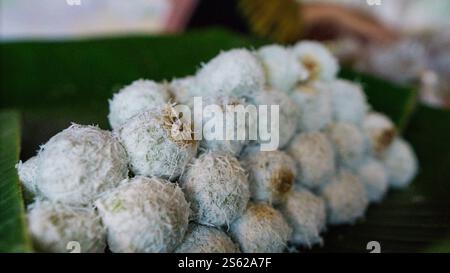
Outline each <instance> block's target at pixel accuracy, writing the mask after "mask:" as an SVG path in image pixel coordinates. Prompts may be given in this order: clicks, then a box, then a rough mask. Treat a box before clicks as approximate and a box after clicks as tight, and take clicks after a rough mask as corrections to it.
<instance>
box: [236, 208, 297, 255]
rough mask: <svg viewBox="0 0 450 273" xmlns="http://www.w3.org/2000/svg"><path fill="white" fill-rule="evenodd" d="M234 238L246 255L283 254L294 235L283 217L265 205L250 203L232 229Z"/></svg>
mask: <svg viewBox="0 0 450 273" xmlns="http://www.w3.org/2000/svg"><path fill="white" fill-rule="evenodd" d="M230 233H231V236H232V238H233V239H234V240H235V241H236V242H237V243H238V244H239V245H240V247H241V250H242V252H245V253H279V252H282V251H283V250H284V249H285V248H286V246H287V242H288V240H289V238H290V237H291V234H292V228H291V227H290V226H289V225H288V223H287V222H286V220H285V219H284V218H283V215H282V214H281V212H279V211H278V210H276V209H274V208H273V207H272V206H270V205H268V204H265V203H250V204H249V206H248V208H247V210H246V211H245V213H244V214H243V215H242V216H241V217H240V218H239V219H237V220H236V221H235V222H234V223H233V224H232V225H231V229H230Z"/></svg>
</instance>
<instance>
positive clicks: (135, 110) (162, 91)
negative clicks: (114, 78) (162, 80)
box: [108, 80, 169, 130]
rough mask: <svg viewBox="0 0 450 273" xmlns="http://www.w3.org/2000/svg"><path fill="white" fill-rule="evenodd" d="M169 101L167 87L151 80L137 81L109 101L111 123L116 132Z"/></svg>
mask: <svg viewBox="0 0 450 273" xmlns="http://www.w3.org/2000/svg"><path fill="white" fill-rule="evenodd" d="M168 100H169V92H168V91H167V86H166V85H164V84H159V83H156V82H154V81H150V80H137V81H134V82H132V83H131V84H130V85H128V86H125V87H124V88H122V89H121V90H120V91H119V92H118V93H116V94H114V97H113V98H112V99H111V100H110V101H109V115H108V119H109V123H110V124H111V127H112V128H113V129H114V130H117V129H119V127H120V126H122V125H123V124H124V123H125V122H126V121H127V120H129V119H130V118H132V117H133V116H135V115H137V114H140V113H142V112H145V111H149V110H153V109H156V108H158V107H160V105H163V104H165V103H166V102H167V101H168Z"/></svg>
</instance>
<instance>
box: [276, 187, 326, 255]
mask: <svg viewBox="0 0 450 273" xmlns="http://www.w3.org/2000/svg"><path fill="white" fill-rule="evenodd" d="M281 212H282V213H283V215H284V217H285V218H286V220H287V222H288V223H289V225H290V226H291V227H292V228H293V232H292V236H291V238H290V240H289V241H291V242H292V243H293V244H294V245H299V246H304V247H312V246H313V245H315V244H322V237H321V236H320V233H321V232H322V231H323V230H324V229H325V225H326V220H327V217H326V210H325V201H324V200H323V199H322V198H321V197H318V196H316V195H314V194H313V193H311V192H310V191H308V190H307V189H304V188H301V189H298V190H297V189H296V190H295V191H293V192H292V193H291V194H290V195H289V197H288V199H287V201H286V203H284V204H283V205H282V206H281Z"/></svg>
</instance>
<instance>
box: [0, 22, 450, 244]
mask: <svg viewBox="0 0 450 273" xmlns="http://www.w3.org/2000/svg"><path fill="white" fill-rule="evenodd" d="M265 43H267V42H266V41H264V40H260V39H255V38H251V37H244V36H241V35H237V34H235V33H231V32H228V31H225V30H222V29H207V30H200V31H193V32H189V33H186V34H181V35H173V36H158V37H135V36H134V37H121V38H101V39H95V40H72V41H64V42H52V41H46V42H36V41H30V42H16V43H3V44H0V68H1V71H3V72H4V73H3V74H4V75H3V76H2V79H1V81H0V109H5V108H8V109H15V110H17V111H18V112H20V114H21V116H22V119H21V122H22V132H21V136H22V137H21V141H22V143H21V144H20V142H19V136H20V132H19V124H18V115H17V114H16V112H11V111H6V110H3V111H2V115H1V116H0V117H1V119H0V121H1V123H0V128H1V129H2V130H1V136H0V137H2V139H1V140H0V141H1V142H0V143H1V144H2V146H0V148H1V150H0V170H1V171H2V173H1V177H0V178H1V180H0V196H1V199H0V251H3V252H9V251H29V250H31V247H30V243H29V239H28V235H27V232H26V228H25V226H24V221H23V219H24V215H23V205H22V204H23V200H22V196H21V195H20V192H19V191H18V189H19V188H18V179H17V175H16V173H15V170H14V164H15V163H16V161H17V160H18V152H19V150H21V154H20V158H22V159H27V158H29V157H31V156H32V155H34V154H35V151H36V150H37V149H38V147H39V145H40V144H42V143H44V142H45V141H46V140H47V139H48V138H49V137H51V136H52V135H53V134H55V133H57V132H58V131H60V130H61V129H63V128H66V127H67V126H68V125H69V124H70V122H76V123H81V124H99V125H100V127H102V128H105V129H107V128H109V126H108V124H107V113H108V99H109V98H110V97H111V96H112V93H114V92H115V91H117V89H118V88H120V87H121V86H123V85H125V84H128V83H130V82H131V81H133V80H135V79H138V78H150V79H154V80H158V81H160V80H171V79H172V78H174V77H181V76H186V75H189V74H192V73H194V72H195V70H196V69H197V68H198V67H199V66H200V65H201V63H202V62H206V61H207V60H209V59H210V58H212V57H213V56H215V55H216V54H217V53H218V52H220V50H227V49H230V48H236V47H247V48H257V47H259V46H261V45H263V44H265ZM341 76H342V77H344V78H348V79H351V80H355V81H358V82H360V83H361V84H362V85H363V86H364V89H365V91H366V94H367V96H368V99H369V102H370V103H371V105H372V106H373V108H374V110H376V111H380V112H383V113H386V114H387V115H388V116H390V117H391V118H392V119H393V120H394V122H395V123H396V125H397V126H398V127H399V128H400V129H401V130H402V131H404V133H405V136H406V138H407V139H408V140H409V141H411V142H412V144H413V146H414V147H415V149H416V152H417V154H418V157H419V161H420V164H421V165H420V166H421V170H420V173H419V175H418V177H417V179H416V180H415V181H414V182H413V184H412V185H411V186H410V187H409V188H408V189H406V190H402V191H392V192H390V193H389V194H388V196H387V198H386V200H385V201H384V202H383V203H381V204H380V205H372V206H371V207H370V208H369V210H368V213H367V216H366V217H365V219H363V220H361V221H360V222H358V223H357V224H355V225H354V226H342V227H332V228H330V229H329V230H328V231H327V233H325V238H324V239H325V240H324V241H325V244H324V246H323V247H315V248H313V249H312V251H313V252H346V251H351V252H355V251H356V252H368V250H367V249H366V246H367V243H368V242H369V241H377V242H379V243H380V245H381V251H382V252H399V251H408V252H425V251H431V252H436V251H437V252H449V251H450V244H448V243H449V242H450V240H449V239H450V198H449V197H450V186H449V184H448V183H450V173H449V168H448V167H449V165H450V146H449V141H448V140H449V139H450V128H449V127H450V126H449V125H450V112H448V111H443V110H436V109H432V108H429V107H426V106H418V107H416V100H417V92H416V91H415V90H414V89H412V88H409V87H400V86H395V85H393V84H390V83H388V82H385V81H382V80H379V79H376V78H374V77H371V76H367V75H363V74H359V73H355V72H353V71H351V70H347V69H343V71H342V72H341ZM415 108H416V110H415V112H414V111H413V110H414V109H415ZM11 128H15V129H14V130H15V131H14V132H13V133H11V132H10V133H7V134H4V133H3V131H4V130H7V129H8V130H11ZM19 146H21V149H20V147H19ZM4 170H5V171H4ZM5 189H7V190H5ZM5 208H8V211H10V212H8V213H7V214H5V213H4V211H5ZM14 208H15V209H14ZM13 219H15V220H14V221H13Z"/></svg>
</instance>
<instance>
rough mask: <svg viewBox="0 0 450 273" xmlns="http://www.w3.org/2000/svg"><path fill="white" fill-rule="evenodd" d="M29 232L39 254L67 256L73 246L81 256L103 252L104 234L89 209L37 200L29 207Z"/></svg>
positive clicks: (104, 244)
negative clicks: (75, 245) (76, 245)
mask: <svg viewBox="0 0 450 273" xmlns="http://www.w3.org/2000/svg"><path fill="white" fill-rule="evenodd" d="M27 218H28V228H29V231H30V235H31V238H32V240H33V245H34V247H35V248H36V249H37V250H38V251H40V252H56V253H68V252H71V251H72V244H79V246H80V249H79V251H80V252H83V253H84V252H104V251H105V247H106V232H105V229H104V227H103V225H102V222H101V220H100V217H99V216H98V215H97V214H96V213H95V210H94V209H92V208H87V207H86V208H81V207H72V206H66V205H64V204H61V203H51V202H49V201H41V200H37V201H35V202H34V203H32V204H31V205H30V206H29V207H28V215H27Z"/></svg>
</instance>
